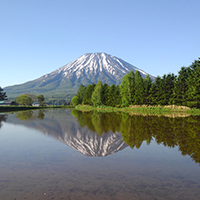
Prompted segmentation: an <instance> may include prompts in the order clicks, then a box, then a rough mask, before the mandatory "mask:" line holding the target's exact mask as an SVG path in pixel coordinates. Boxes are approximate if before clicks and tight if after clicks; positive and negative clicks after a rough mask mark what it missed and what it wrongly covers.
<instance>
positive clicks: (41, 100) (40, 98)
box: [37, 94, 45, 106]
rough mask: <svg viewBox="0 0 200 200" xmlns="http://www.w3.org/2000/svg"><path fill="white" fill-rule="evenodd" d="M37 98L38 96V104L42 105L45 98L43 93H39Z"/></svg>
mask: <svg viewBox="0 0 200 200" xmlns="http://www.w3.org/2000/svg"><path fill="white" fill-rule="evenodd" d="M37 98H38V101H39V103H40V106H43V105H44V100H45V98H44V96H43V94H40V95H39V96H38V97H37Z"/></svg>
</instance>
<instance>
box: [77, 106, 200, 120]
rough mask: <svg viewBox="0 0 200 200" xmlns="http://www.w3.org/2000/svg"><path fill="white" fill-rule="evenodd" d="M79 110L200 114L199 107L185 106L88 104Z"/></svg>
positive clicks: (139, 113) (132, 113) (146, 113)
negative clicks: (122, 106) (120, 106)
mask: <svg viewBox="0 0 200 200" xmlns="http://www.w3.org/2000/svg"><path fill="white" fill-rule="evenodd" d="M75 108H76V109H77V110H81V111H94V110H97V111H100V112H128V113H129V114H131V115H136V114H137V115H157V116H159V115H164V116H170V117H176V116H177V117H178V116H182V117H184V116H189V115H200V110H199V109H191V108H188V107H183V106H174V105H171V106H145V105H142V106H129V107H124V108H116V107H107V106H99V107H93V106H87V105H78V106H76V107H75Z"/></svg>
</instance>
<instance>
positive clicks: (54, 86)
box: [4, 53, 154, 97]
mask: <svg viewBox="0 0 200 200" xmlns="http://www.w3.org/2000/svg"><path fill="white" fill-rule="evenodd" d="M131 70H133V71H134V72H135V71H136V70H138V71H139V72H140V73H141V75H142V77H146V75H147V73H146V72H144V71H142V70H140V69H138V68H136V67H134V66H133V65H131V64H129V63H127V62H125V61H123V60H122V59H120V58H117V57H115V56H112V55H108V54H106V53H88V54H84V55H82V56H81V57H79V58H77V59H76V60H74V61H72V62H71V63H69V64H67V65H65V66H63V67H61V68H59V69H57V70H55V71H53V72H51V73H49V74H46V75H44V76H42V77H40V78H38V79H35V80H32V81H29V82H26V83H24V84H20V85H14V86H9V87H6V88H4V90H5V91H6V93H7V95H8V96H9V97H11V96H12V97H16V96H18V95H20V94H24V93H33V94H41V93H42V94H44V95H55V94H61V93H65V94H66V93H73V92H74V93H75V92H76V91H77V89H78V87H79V86H80V85H81V84H83V85H88V84H92V83H97V82H98V80H100V81H101V82H102V83H103V84H104V83H107V84H109V85H112V84H120V83H121V81H122V77H123V76H124V75H125V74H127V73H128V72H129V71H131ZM150 76H151V75H150ZM151 77H152V79H154V77H153V76H151Z"/></svg>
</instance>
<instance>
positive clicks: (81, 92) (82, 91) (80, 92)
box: [77, 85, 87, 104]
mask: <svg viewBox="0 0 200 200" xmlns="http://www.w3.org/2000/svg"><path fill="white" fill-rule="evenodd" d="M86 88H87V87H86V86H84V85H80V86H79V89H78V91H77V96H78V98H79V103H80V104H82V102H83V98H84V96H85V92H86Z"/></svg>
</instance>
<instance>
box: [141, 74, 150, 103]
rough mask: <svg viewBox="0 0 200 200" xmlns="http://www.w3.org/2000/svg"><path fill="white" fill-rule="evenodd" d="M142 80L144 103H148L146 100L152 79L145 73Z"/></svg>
mask: <svg viewBox="0 0 200 200" xmlns="http://www.w3.org/2000/svg"><path fill="white" fill-rule="evenodd" d="M143 81H144V104H146V105H149V104H150V102H149V101H148V96H149V94H150V88H151V84H152V80H151V78H150V76H149V75H147V76H146V78H145V79H144V80H143Z"/></svg>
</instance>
